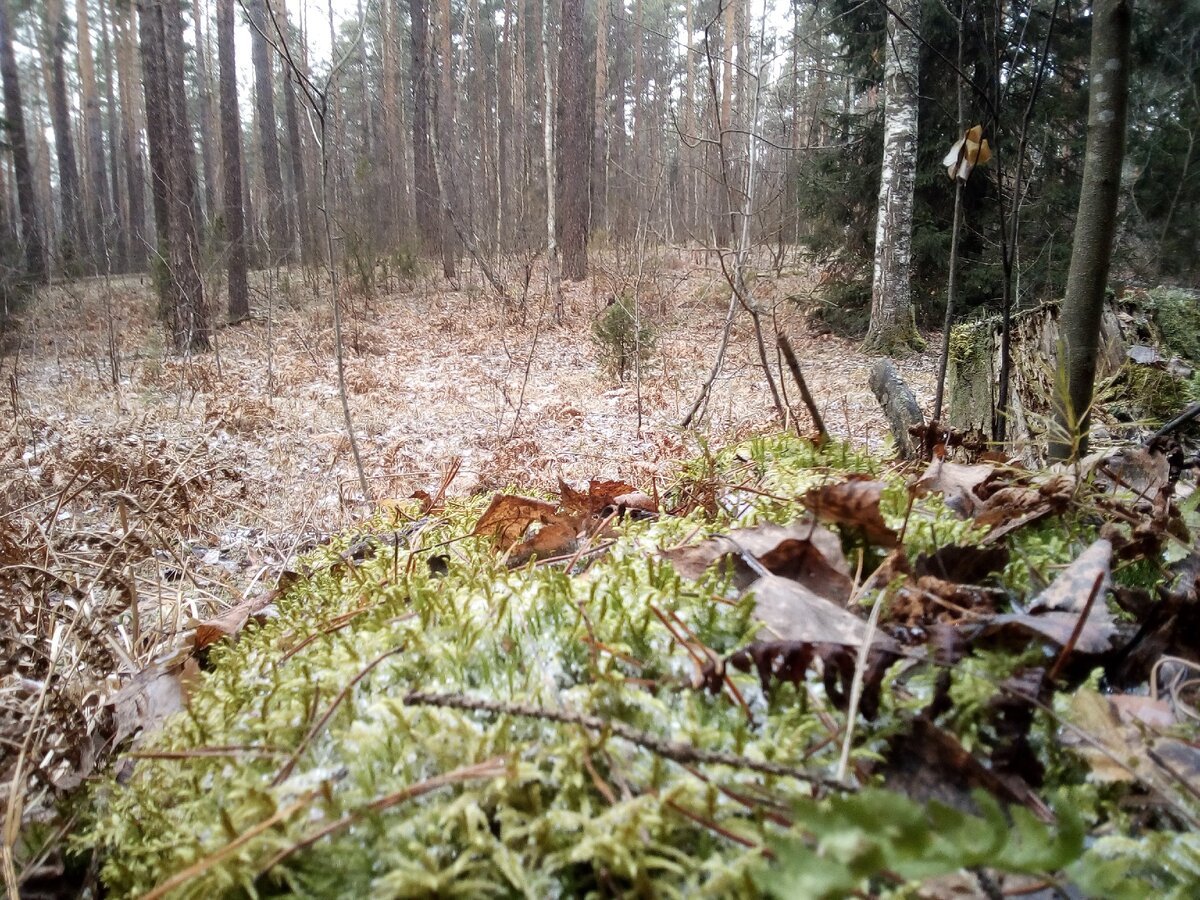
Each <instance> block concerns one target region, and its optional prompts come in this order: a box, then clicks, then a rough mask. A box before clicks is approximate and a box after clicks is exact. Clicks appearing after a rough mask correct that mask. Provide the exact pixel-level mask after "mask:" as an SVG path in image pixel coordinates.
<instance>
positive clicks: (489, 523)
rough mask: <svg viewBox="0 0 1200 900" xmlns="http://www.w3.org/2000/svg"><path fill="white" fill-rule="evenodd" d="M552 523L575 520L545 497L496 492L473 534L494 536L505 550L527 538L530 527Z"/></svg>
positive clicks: (498, 545)
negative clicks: (561, 511) (538, 497)
mask: <svg viewBox="0 0 1200 900" xmlns="http://www.w3.org/2000/svg"><path fill="white" fill-rule="evenodd" d="M551 524H561V525H566V526H570V525H573V524H574V522H573V520H572V519H571V517H570V516H567V515H563V514H560V513H558V512H557V510H556V507H555V505H554V504H553V503H548V502H546V501H545V500H537V499H535V498H533V497H521V496H519V495H517V494H497V495H496V496H495V497H493V498H492V502H491V504H490V505H489V506H488V508H487V509H486V510H484V512H483V515H482V516H480V517H479V521H478V522H476V523H475V528H474V529H473V530H472V532H471V534H474V535H479V536H484V537H490V538H492V539H493V540H494V541H495V542H496V547H497V549H498V550H500V552H502V553H503V552H505V551H507V550H508V549H509V548H511V547H513V546H515V545H517V544H519V543H521V542H522V541H523V540H525V535H526V532H527V531H529V528H530V526H532V525H551Z"/></svg>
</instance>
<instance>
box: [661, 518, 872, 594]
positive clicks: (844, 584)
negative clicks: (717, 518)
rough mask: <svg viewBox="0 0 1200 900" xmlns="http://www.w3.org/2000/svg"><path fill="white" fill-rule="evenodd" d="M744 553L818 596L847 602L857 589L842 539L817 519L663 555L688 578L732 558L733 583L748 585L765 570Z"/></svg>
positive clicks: (741, 532) (744, 531)
mask: <svg viewBox="0 0 1200 900" xmlns="http://www.w3.org/2000/svg"><path fill="white" fill-rule="evenodd" d="M742 554H746V555H749V556H750V557H752V558H753V559H755V560H756V561H757V562H758V563H759V564H760V565H761V567H762V568H764V569H766V570H767V571H768V572H770V573H772V574H774V575H779V576H781V577H784V578H790V579H792V580H794V581H797V582H799V583H801V584H803V585H804V586H805V587H807V588H808V589H809V590H811V591H813V592H814V593H816V594H817V595H818V596H821V597H823V598H825V599H826V600H831V601H834V602H837V603H845V602H846V600H848V599H849V597H850V593H851V591H852V590H853V588H854V582H853V580H852V579H851V577H850V566H849V565H848V564H847V562H846V557H845V554H844V553H843V552H842V542H841V539H840V538H839V537H838V536H837V535H836V534H834V533H833V532H832V531H830V530H829V529H827V528H824V527H822V526H820V525H818V524H817V523H816V522H815V521H814V520H813V519H811V518H806V519H801V520H800V521H798V522H793V523H792V524H790V525H775V524H771V523H766V524H763V525H756V526H755V527H753V528H739V529H736V530H734V531H731V532H729V533H728V534H727V535H716V536H714V537H711V538H709V539H708V540H705V541H701V542H700V543H699V544H695V545H692V546H690V547H677V548H675V549H672V550H667V551H665V552H664V553H663V556H664V557H665V558H666V559H667V560H669V561H670V562H671V564H672V565H673V566H674V567H675V569H676V571H678V572H679V574H680V575H683V576H684V577H685V578H690V579H693V580H695V579H697V578H699V577H700V576H701V575H702V574H704V571H705V570H706V569H707V568H708V567H709V566H710V565H712V564H713V563H714V562H716V561H717V560H719V559H731V560H733V565H734V584H735V585H736V586H737V587H738V588H739V589H745V588H746V587H748V586H749V585H750V584H751V583H752V582H753V581H754V580H755V579H756V578H757V577H758V576H759V575H760V574H762V573H761V571H757V572H756V571H755V570H754V569H753V568H751V566H749V565H747V564H746V561H745V560H744V559H743V557H742Z"/></svg>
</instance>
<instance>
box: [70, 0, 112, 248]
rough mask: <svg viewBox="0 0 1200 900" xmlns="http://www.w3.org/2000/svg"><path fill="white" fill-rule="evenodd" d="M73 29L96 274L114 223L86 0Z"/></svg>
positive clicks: (79, 4) (78, 7)
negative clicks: (80, 92)
mask: <svg viewBox="0 0 1200 900" xmlns="http://www.w3.org/2000/svg"><path fill="white" fill-rule="evenodd" d="M75 25H76V29H77V31H76V33H77V36H78V42H79V82H80V85H81V87H82V91H83V143H84V148H85V151H86V156H85V159H86V161H87V165H86V166H85V167H84V172H85V174H86V178H85V179H84V196H85V197H86V201H87V202H86V210H87V213H86V215H87V219H88V228H89V229H90V231H91V234H92V236H93V241H92V252H93V254H94V256H93V259H92V261H93V263H94V265H95V268H96V271H107V270H108V269H109V268H110V266H111V261H110V259H109V254H110V253H111V252H112V246H111V243H112V242H111V240H110V230H111V223H112V221H113V214H112V194H111V193H110V192H109V186H108V169H107V167H106V165H105V162H104V134H103V132H102V131H101V129H100V95H99V93H98V92H97V90H96V67H95V63H94V60H93V56H92V38H91V27H90V25H89V23H88V8H87V0H75Z"/></svg>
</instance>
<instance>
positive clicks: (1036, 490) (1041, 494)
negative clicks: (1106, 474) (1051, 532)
mask: <svg viewBox="0 0 1200 900" xmlns="http://www.w3.org/2000/svg"><path fill="white" fill-rule="evenodd" d="M1075 486H1076V481H1075V478H1074V476H1073V475H1070V474H1067V473H1057V474H1054V475H1051V476H1050V477H1049V478H1047V479H1046V480H1045V481H1043V482H1042V483H1041V484H1039V485H1037V486H1029V485H1009V486H1008V487H1003V488H1000V490H998V491H996V492H995V493H994V494H992V495H991V496H990V497H988V499H987V501H986V502H985V503H984V505H983V507H982V508H981V509H980V510H979V512H977V513H976V515H975V521H976V522H977V523H978V524H980V525H990V526H992V530H991V531H990V532H989V533H988V535H987V537H986V538H984V540H983V543H985V544H988V543H995V542H996V541H998V540H999V539H1000V538H1002V537H1004V536H1005V535H1006V534H1009V533H1011V532H1013V531H1016V530H1017V529H1018V528H1024V527H1025V526H1026V525H1029V524H1032V523H1033V522H1037V521H1038V520H1040V519H1043V518H1045V517H1046V516H1048V515H1050V514H1051V513H1056V512H1062V511H1063V510H1065V509H1066V508H1067V507H1068V506H1069V505H1070V503H1071V498H1072V497H1073V496H1074V493H1075Z"/></svg>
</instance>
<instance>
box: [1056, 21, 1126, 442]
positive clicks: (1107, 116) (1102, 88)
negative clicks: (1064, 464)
mask: <svg viewBox="0 0 1200 900" xmlns="http://www.w3.org/2000/svg"><path fill="white" fill-rule="evenodd" d="M1132 20H1133V3H1132V2H1131V0H1095V3H1094V4H1093V5H1092V56H1091V63H1090V66H1089V73H1090V76H1089V77H1090V81H1091V83H1090V85H1089V86H1088V136H1087V151H1086V154H1085V156H1084V161H1083V185H1082V188H1081V190H1080V193H1079V213H1078V215H1077V216H1076V217H1075V238H1074V243H1073V244H1072V246H1071V265H1070V269H1069V270H1068V273H1067V295H1066V299H1065V300H1064V301H1063V311H1062V324H1061V329H1062V336H1063V359H1062V361H1061V362H1060V364H1059V366H1060V377H1059V379H1058V381H1059V383H1060V384H1061V383H1062V382H1064V381H1065V382H1066V385H1065V386H1066V389H1067V396H1066V397H1065V398H1064V397H1062V396H1060V395H1059V394H1056V395H1055V406H1056V409H1055V419H1056V423H1057V425H1058V428H1057V433H1056V434H1055V435H1054V440H1052V441H1051V444H1050V454H1051V456H1052V457H1053V458H1055V459H1070V458H1074V457H1076V456H1081V455H1083V454H1084V453H1086V452H1087V436H1088V424H1089V419H1090V415H1091V404H1092V390H1093V388H1094V386H1095V379H1096V355H1097V350H1098V349H1099V343H1100V317H1101V314H1102V313H1103V309H1104V288H1105V286H1106V284H1107V281H1108V267H1109V262H1110V261H1111V259H1112V244H1113V235H1114V234H1115V233H1116V226H1117V197H1118V193H1119V190H1120V186H1121V162H1122V160H1123V159H1124V157H1125V121H1126V114H1127V111H1128V103H1129V45H1130V39H1131V38H1130V36H1131V33H1132V30H1133V27H1132ZM1064 400H1065V403H1064Z"/></svg>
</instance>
